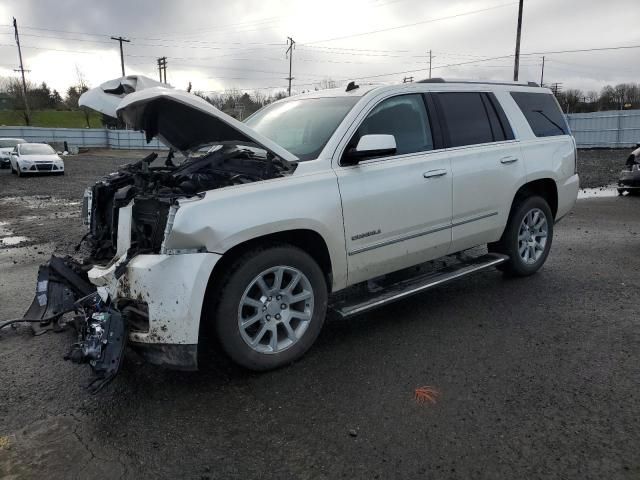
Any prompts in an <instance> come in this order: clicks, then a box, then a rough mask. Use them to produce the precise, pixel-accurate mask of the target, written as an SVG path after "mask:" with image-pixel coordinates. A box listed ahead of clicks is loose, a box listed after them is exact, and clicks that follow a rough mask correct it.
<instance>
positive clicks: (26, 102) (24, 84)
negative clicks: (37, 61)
mask: <svg viewBox="0 0 640 480" xmlns="http://www.w3.org/2000/svg"><path fill="white" fill-rule="evenodd" d="M13 31H14V32H15V35H16V45H18V58H19V59H20V68H19V69H17V70H15V71H16V72H20V73H21V74H22V95H23V96H24V120H25V123H26V124H27V127H29V126H30V125H31V112H29V100H28V99H27V80H26V79H25V78H24V72H25V71H27V70H25V69H24V65H23V64H22V50H21V49H20V36H19V35H18V21H17V20H16V18H15V17H13Z"/></svg>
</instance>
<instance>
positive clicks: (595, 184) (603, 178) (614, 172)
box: [578, 149, 631, 188]
mask: <svg viewBox="0 0 640 480" xmlns="http://www.w3.org/2000/svg"><path fill="white" fill-rule="evenodd" d="M630 153H631V149H625V150H616V149H608V150H602V149H599V150H595V149H594V150H578V172H579V173H580V186H581V187H583V188H599V187H603V186H606V185H611V184H614V183H616V182H617V181H618V175H619V174H620V170H622V168H623V167H624V163H625V161H626V160H627V157H628V156H629V154H630Z"/></svg>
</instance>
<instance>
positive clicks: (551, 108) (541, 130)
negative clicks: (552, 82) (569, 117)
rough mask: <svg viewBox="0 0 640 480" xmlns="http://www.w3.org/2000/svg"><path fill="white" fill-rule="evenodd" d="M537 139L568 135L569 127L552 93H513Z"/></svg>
mask: <svg viewBox="0 0 640 480" xmlns="http://www.w3.org/2000/svg"><path fill="white" fill-rule="evenodd" d="M511 96H512V97H513V99H514V100H515V101H516V103H517V104H518V107H520V110H522V113H523V114H524V116H525V118H526V119H527V122H529V126H530V127H531V130H533V133H534V134H535V136H536V137H553V136H555V135H568V134H569V127H568V125H567V122H566V120H565V118H564V115H563V114H562V111H560V108H559V107H558V103H557V102H556V99H555V98H554V97H553V95H551V94H550V93H527V92H511Z"/></svg>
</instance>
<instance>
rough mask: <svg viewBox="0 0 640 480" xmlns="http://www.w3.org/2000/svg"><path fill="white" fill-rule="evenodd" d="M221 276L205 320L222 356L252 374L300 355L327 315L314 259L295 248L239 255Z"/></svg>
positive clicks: (323, 283) (323, 286) (323, 288)
mask: <svg viewBox="0 0 640 480" xmlns="http://www.w3.org/2000/svg"><path fill="white" fill-rule="evenodd" d="M227 272H228V273H227V274H226V277H225V278H224V279H223V280H222V282H221V284H220V285H221V287H220V288H219V290H218V291H217V292H216V293H217V295H215V296H216V298H215V300H214V301H213V305H212V306H211V307H212V308H211V309H210V310H209V311H210V312H212V313H213V318H209V319H208V320H209V321H211V322H213V324H214V325H215V331H216V336H217V338H218V341H219V343H220V346H221V347H222V349H223V350H224V351H225V352H226V353H227V355H228V356H229V357H231V359H232V360H233V361H234V362H236V363H237V364H239V365H241V366H243V367H245V368H248V369H250V370H256V371H264V370H271V369H274V368H278V367H282V366H284V365H287V364H289V363H291V362H293V361H295V360H297V359H298V358H300V357H301V356H302V355H304V353H305V352H306V351H307V350H308V349H309V348H310V347H311V345H312V344H313V342H314V341H315V340H316V338H317V337H318V335H319V334H320V330H321V329H322V325H323V324H324V319H325V315H326V311H327V295H328V294H327V283H326V281H325V277H324V273H323V272H322V270H321V269H320V267H319V266H318V264H317V263H316V262H315V260H314V259H313V258H312V257H311V256H310V255H309V254H307V253H306V252H304V251H303V250H301V249H299V248H297V247H294V246H290V245H277V246H271V247H266V248H259V249H256V250H252V251H249V252H247V253H245V254H244V255H242V256H241V257H240V258H238V259H237V260H236V261H235V262H234V263H233V264H232V265H231V266H230V267H229V268H228V269H227Z"/></svg>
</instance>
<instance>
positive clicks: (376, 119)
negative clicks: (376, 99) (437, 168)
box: [348, 94, 433, 155]
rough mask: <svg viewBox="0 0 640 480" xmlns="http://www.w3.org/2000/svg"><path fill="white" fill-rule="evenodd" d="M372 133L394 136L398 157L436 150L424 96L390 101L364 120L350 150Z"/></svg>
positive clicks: (350, 143)
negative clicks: (404, 154) (361, 138)
mask: <svg viewBox="0 0 640 480" xmlns="http://www.w3.org/2000/svg"><path fill="white" fill-rule="evenodd" d="M371 134H388V135H393V136H394V137H395V139H396V148H397V149H396V155H402V154H403V153H414V152H424V151H426V150H433V139H432V137H431V128H430V125H429V117H428V116H427V109H426V107H425V105H424V100H423V99H422V95H420V94H411V95H400V96H397V97H392V98H387V99H386V100H383V101H382V102H380V104H378V105H377V106H376V107H375V108H374V109H373V110H372V111H371V113H369V115H368V116H367V118H365V119H364V121H363V122H362V125H360V127H359V128H358V131H357V132H356V134H355V136H354V137H353V138H352V139H351V142H349V147H348V148H354V147H355V146H356V145H357V144H358V141H359V140H360V137H362V136H363V135H371Z"/></svg>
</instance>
